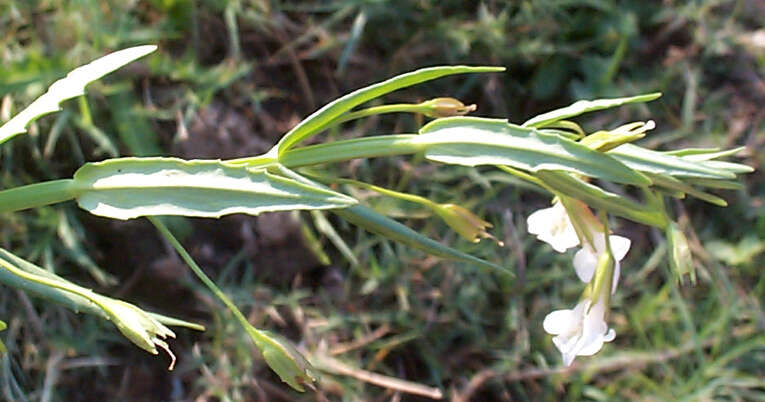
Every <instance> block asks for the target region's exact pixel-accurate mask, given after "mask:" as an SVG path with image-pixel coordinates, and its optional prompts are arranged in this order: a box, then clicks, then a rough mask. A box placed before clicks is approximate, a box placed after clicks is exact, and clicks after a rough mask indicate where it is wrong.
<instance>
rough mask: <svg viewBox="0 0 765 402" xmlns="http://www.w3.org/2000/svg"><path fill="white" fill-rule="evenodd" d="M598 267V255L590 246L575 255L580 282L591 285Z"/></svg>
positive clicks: (575, 265) (575, 264)
mask: <svg viewBox="0 0 765 402" xmlns="http://www.w3.org/2000/svg"><path fill="white" fill-rule="evenodd" d="M597 267H598V254H596V253H595V252H594V251H593V250H592V248H591V247H590V246H588V245H585V246H584V247H582V249H581V250H579V251H577V252H576V254H574V269H575V270H576V276H578V277H579V280H581V281H582V282H585V283H589V282H590V280H591V279H592V275H593V274H595V268H597Z"/></svg>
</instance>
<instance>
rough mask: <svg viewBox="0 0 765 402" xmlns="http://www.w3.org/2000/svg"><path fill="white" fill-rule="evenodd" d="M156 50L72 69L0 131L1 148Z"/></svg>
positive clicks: (133, 50)
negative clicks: (101, 80) (90, 86)
mask: <svg viewBox="0 0 765 402" xmlns="http://www.w3.org/2000/svg"><path fill="white" fill-rule="evenodd" d="M156 49H157V47H156V46H153V45H147V46H136V47H131V48H128V49H123V50H119V51H116V52H114V53H110V54H108V55H106V56H104V57H101V58H100V59H97V60H95V61H93V62H91V63H90V64H86V65H84V66H81V67H78V68H75V69H74V70H72V71H71V72H70V73H69V74H67V76H66V77H65V78H62V79H60V80H58V81H56V82H54V83H53V85H51V86H50V87H49V88H48V91H47V92H45V93H44V94H42V95H41V96H40V97H39V98H37V99H36V100H35V101H34V102H32V103H31V104H30V105H29V106H27V108H26V109H24V110H22V111H21V112H20V113H18V114H17V115H16V116H14V117H13V118H12V119H11V120H9V121H8V122H7V123H5V124H4V125H3V126H2V127H0V144H2V143H3V142H5V141H7V140H8V139H10V138H12V137H13V136H15V135H17V134H22V133H25V132H26V131H27V129H26V127H27V125H28V124H29V123H31V122H32V121H34V120H35V119H37V118H38V117H40V116H42V115H45V114H48V113H53V112H57V111H59V110H61V109H60V107H59V104H60V103H61V102H63V101H65V100H67V99H71V98H74V97H76V96H80V95H83V94H84V93H85V86H86V85H87V84H89V83H90V82H92V81H95V80H97V79H99V78H101V77H103V76H104V75H106V74H109V73H110V72H112V71H114V70H116V69H118V68H120V67H122V66H124V65H125V64H128V63H130V62H131V61H133V60H135V59H138V58H140V57H143V56H145V55H147V54H149V53H151V52H153V51H154V50H156Z"/></svg>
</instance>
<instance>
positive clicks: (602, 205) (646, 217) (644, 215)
mask: <svg viewBox="0 0 765 402" xmlns="http://www.w3.org/2000/svg"><path fill="white" fill-rule="evenodd" d="M537 177H539V178H540V179H541V180H542V181H543V182H544V183H545V184H546V185H548V186H549V187H550V188H552V189H553V190H555V191H556V192H560V193H562V194H564V195H567V196H569V197H572V198H575V199H577V200H580V201H582V202H584V203H585V204H587V205H589V206H591V207H593V208H598V209H603V210H606V211H608V212H609V213H611V214H614V215H617V216H621V217H624V218H627V219H630V220H632V221H635V222H640V223H644V224H646V225H651V226H656V227H659V228H664V227H665V226H666V225H667V223H668V221H667V217H666V216H665V215H664V213H662V211H661V210H659V209H656V208H651V207H650V206H647V205H642V204H639V203H637V202H635V201H632V200H630V199H628V198H626V197H623V196H621V195H619V194H614V193H611V192H608V191H605V190H603V189H602V188H600V187H598V186H594V185H592V184H590V183H587V182H585V181H583V180H581V179H579V178H576V177H574V176H573V175H571V174H568V173H565V172H561V171H557V170H541V171H539V172H537Z"/></svg>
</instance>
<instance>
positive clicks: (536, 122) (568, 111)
mask: <svg viewBox="0 0 765 402" xmlns="http://www.w3.org/2000/svg"><path fill="white" fill-rule="evenodd" d="M660 96H661V93H659V92H656V93H651V94H645V95H638V96H630V97H627V98H611V99H597V100H580V101H576V102H574V103H572V104H571V105H569V106H566V107H564V108H561V109H556V110H553V111H550V112H547V113H543V114H540V115H538V116H534V117H532V118H531V119H529V120H527V121H526V122H525V123H523V124H522V125H523V127H545V126H547V125H549V124H552V123H554V122H556V121H558V120H563V119H568V118H570V117H575V116H579V115H580V114H584V113H589V112H594V111H596V110H603V109H610V108H612V107H617V106H621V105H626V104H628V103H639V102H649V101H652V100H654V99H656V98H658V97H660Z"/></svg>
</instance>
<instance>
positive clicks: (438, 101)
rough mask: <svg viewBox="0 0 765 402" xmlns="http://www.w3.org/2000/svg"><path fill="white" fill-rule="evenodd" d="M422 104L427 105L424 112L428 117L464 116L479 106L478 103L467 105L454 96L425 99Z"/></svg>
mask: <svg viewBox="0 0 765 402" xmlns="http://www.w3.org/2000/svg"><path fill="white" fill-rule="evenodd" d="M421 105H422V106H426V107H427V109H426V110H425V111H424V112H423V114H424V115H425V116H428V117H452V116H464V115H466V114H468V113H470V112H473V111H475V110H476V109H477V108H478V107H477V106H476V105H468V106H465V104H463V103H462V102H460V101H459V100H457V99H454V98H435V99H431V100H429V101H425V102H423V103H421Z"/></svg>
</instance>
